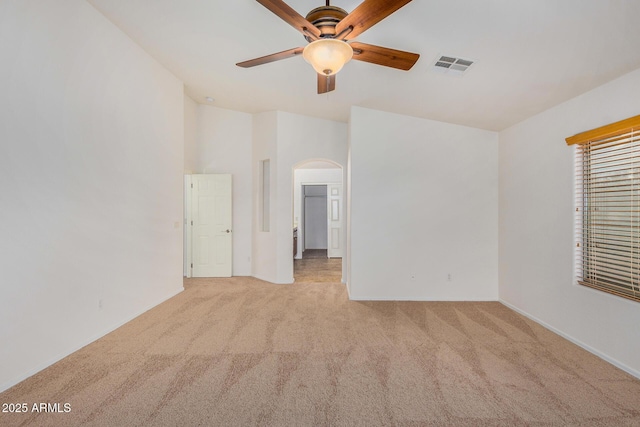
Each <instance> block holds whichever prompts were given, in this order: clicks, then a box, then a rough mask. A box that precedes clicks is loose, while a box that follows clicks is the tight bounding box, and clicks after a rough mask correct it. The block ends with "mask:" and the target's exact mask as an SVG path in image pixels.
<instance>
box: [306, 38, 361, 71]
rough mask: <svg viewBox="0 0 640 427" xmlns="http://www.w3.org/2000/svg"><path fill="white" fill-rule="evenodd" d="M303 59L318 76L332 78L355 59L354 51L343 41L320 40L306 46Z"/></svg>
mask: <svg viewBox="0 0 640 427" xmlns="http://www.w3.org/2000/svg"><path fill="white" fill-rule="evenodd" d="M302 57H303V58H304V59H305V61H307V62H308V63H309V64H311V66H312V67H313V68H314V70H316V72H317V73H318V74H323V75H326V76H332V75H334V74H336V73H337V72H338V71H340V70H341V69H342V67H343V66H344V64H346V63H347V62H349V61H350V60H351V58H352V57H353V49H352V48H351V46H350V45H349V44H348V43H347V42H345V41H342V40H336V39H329V38H326V39H319V40H316V41H314V42H311V43H309V44H308V45H307V46H305V48H304V51H303V52H302Z"/></svg>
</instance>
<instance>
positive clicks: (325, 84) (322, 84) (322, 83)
mask: <svg viewBox="0 0 640 427" xmlns="http://www.w3.org/2000/svg"><path fill="white" fill-rule="evenodd" d="M332 90H336V75H335V74H334V75H332V76H325V75H324V74H320V73H318V95H319V94H321V93H327V92H331V91H332Z"/></svg>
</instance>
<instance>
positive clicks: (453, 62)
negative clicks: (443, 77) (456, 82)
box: [433, 55, 475, 76]
mask: <svg viewBox="0 0 640 427" xmlns="http://www.w3.org/2000/svg"><path fill="white" fill-rule="evenodd" d="M474 62H475V61H472V60H470V59H462V58H456V57H455V56H449V55H441V56H439V57H438V58H436V60H435V61H434V64H433V70H434V71H436V72H438V73H444V74H452V75H457V76H461V75H463V74H464V72H465V71H467V70H468V69H469V67H471V66H472V65H473V63H474Z"/></svg>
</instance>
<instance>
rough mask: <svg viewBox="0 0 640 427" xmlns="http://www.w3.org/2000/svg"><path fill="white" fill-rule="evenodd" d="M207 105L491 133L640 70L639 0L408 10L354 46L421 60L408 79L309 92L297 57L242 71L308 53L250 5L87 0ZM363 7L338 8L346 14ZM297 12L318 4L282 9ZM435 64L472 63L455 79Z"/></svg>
mask: <svg viewBox="0 0 640 427" xmlns="http://www.w3.org/2000/svg"><path fill="white" fill-rule="evenodd" d="M88 1H89V3H91V4H93V5H94V6H95V7H96V8H97V9H98V10H100V11H101V12H102V13H103V14H104V15H105V16H106V17H107V18H108V19H110V20H111V21H112V22H114V23H115V24H116V25H117V26H118V27H120V28H121V29H122V30H123V31H124V32H125V33H126V34H128V35H129V36H130V37H131V38H132V39H133V40H134V41H135V42H136V43H138V44H139V45H140V46H142V47H143V48H144V49H145V50H146V51H147V52H148V53H149V54H151V55H152V56H153V57H154V58H156V59H157V60H158V61H159V62H160V63H162V64H163V65H164V66H165V67H166V68H168V69H169V70H171V71H172V72H173V73H174V74H175V75H176V76H177V77H178V78H180V79H181V80H182V81H184V82H185V86H186V91H187V94H188V95H189V96H190V97H191V98H193V99H194V100H195V101H196V102H199V103H203V104H206V103H207V101H206V100H205V97H207V96H210V97H212V98H214V99H215V101H214V102H213V103H212V105H216V106H218V107H222V108H228V109H232V110H239V111H245V112H248V113H256V112H260V111H268V110H282V111H289V112H294V113H299V114H304V115H309V116H315V117H322V118H327V119H332V120H339V121H344V122H346V121H347V120H348V116H349V108H350V106H352V105H357V106H361V107H367V108H373V109H378V110H383V111H390V112H396V113H400V114H406V115H411V116H417V117H424V118H429V119H434V120H439V121H444V122H450V123H456V124H461V125H467V126H473V127H477V128H482V129H488V130H502V129H504V128H506V127H509V126H511V125H513V124H515V123H518V122H519V121H521V120H524V119H526V118H527V117H530V116H532V115H534V114H536V113H538V112H541V111H544V110H546V109H548V108H550V107H552V106H554V105H557V104H559V103H561V102H563V101H565V100H568V99H570V98H572V97H574V96H576V95H579V94H581V93H583V92H586V91H588V90H589V89H592V88H594V87H596V86H599V85H601V84H604V83H606V82H608V81H610V80H613V79H615V78H616V77H619V76H621V75H623V74H626V73H628V72H630V71H632V70H635V69H637V68H640V25H638V16H640V1H639V0H517V1H514V0H482V1H479V0H414V1H413V2H411V3H409V4H408V5H406V6H404V7H403V8H401V9H400V10H398V11H397V12H395V13H394V14H392V15H391V16H389V17H388V18H386V19H385V20H383V21H381V22H380V23H378V24H377V25H375V26H374V27H372V28H371V29H369V30H367V31H366V32H364V33H363V34H361V35H360V36H359V37H358V38H357V40H358V41H361V42H364V43H370V44H376V45H380V46H385V47H390V48H394V49H399V50H406V51H410V52H415V53H419V54H420V55H421V56H420V59H419V60H418V63H417V64H416V65H415V66H414V67H413V69H412V70H410V71H408V72H406V71H399V70H395V69H391V68H387V67H381V66H377V65H373V64H369V63H364V62H361V61H351V62H349V63H348V64H347V65H345V67H344V68H343V70H342V71H340V73H339V74H338V75H337V85H336V90H335V91H334V92H330V93H328V94H324V95H317V94H316V74H315V72H314V71H313V69H312V68H311V66H310V65H309V64H307V63H306V62H305V61H304V59H302V58H301V57H295V58H290V59H286V60H282V61H279V62H274V63H270V64H265V65H262V66H258V67H254V68H248V69H243V68H239V67H237V66H236V65H235V64H236V63H237V62H240V61H244V60H248V59H252V58H256V57H259V56H264V55H267V54H271V53H275V52H279V51H283V50H287V49H290V48H294V47H298V46H304V45H305V44H306V41H305V40H304V38H303V37H302V35H300V33H298V32H297V31H296V30H295V29H293V28H292V27H290V26H289V25H288V24H286V23H285V22H284V21H282V20H280V19H279V18H278V17H277V16H275V15H274V14H273V13H271V12H270V11H269V10H267V9H266V8H264V7H263V6H262V5H260V4H259V3H257V2H256V1H254V0H225V1H220V0H88ZM360 2H361V1H360V0H335V1H332V4H334V5H336V6H339V7H342V8H343V9H345V10H347V11H348V12H349V11H351V10H353V9H354V8H355V7H356V6H357V5H358V4H359V3H360ZM287 3H288V4H289V5H290V6H291V7H293V8H294V9H295V10H296V11H298V13H300V14H301V15H303V16H305V15H306V14H307V12H308V11H309V10H311V9H313V8H315V7H318V6H321V5H323V4H324V1H323V0H288V1H287ZM440 55H451V56H457V57H462V58H465V59H472V60H475V61H477V62H476V63H475V64H474V65H473V66H472V67H471V68H470V69H469V70H468V72H467V73H466V74H465V75H463V76H461V77H454V76H450V75H444V74H440V73H436V72H434V71H433V63H434V61H435V60H436V59H437V58H438V57H439V56H440Z"/></svg>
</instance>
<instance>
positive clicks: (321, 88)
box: [236, 0, 420, 94]
mask: <svg viewBox="0 0 640 427" xmlns="http://www.w3.org/2000/svg"><path fill="white" fill-rule="evenodd" d="M257 1H258V3H260V4H261V5H263V6H264V7H266V8H267V9H269V10H270V11H271V12H273V13H275V14H276V15H277V16H279V17H280V18H281V19H283V20H284V21H285V22H287V23H288V24H289V25H291V26H292V27H294V28H295V29H296V30H298V31H300V32H301V33H302V35H303V36H304V38H305V39H307V41H308V42H309V44H308V45H306V46H305V47H297V48H294V49H289V50H285V51H283V52H278V53H274V54H271V55H267V56H262V57H260V58H255V59H251V60H249V61H244V62H239V63H237V64H236V65H237V66H239V67H243V68H249V67H255V66H256V65H262V64H267V63H269V62H274V61H279V60H281V59H286V58H291V57H293V56H298V55H300V54H302V56H303V57H304V58H305V60H306V61H307V62H309V63H310V64H311V65H312V66H313V68H314V69H315V70H316V72H317V73H318V93H319V94H320V93H326V92H330V91H332V90H334V89H335V88H336V76H335V74H336V73H337V72H338V71H340V69H341V68H342V66H343V65H344V64H345V63H346V62H348V61H349V60H350V59H351V58H353V59H355V60H358V61H364V62H370V63H372V64H377V65H383V66H385V67H392V68H397V69H400V70H405V71H407V70H409V69H411V67H413V65H414V64H415V63H416V61H417V60H418V58H419V57H420V55H418V54H417V53H410V52H404V51H401V50H395V49H389V48H386V47H381V46H375V45H370V44H366V43H360V42H356V41H350V40H351V39H353V38H355V37H357V36H358V35H360V34H361V33H363V32H364V31H366V30H367V29H369V28H371V27H372V26H373V25H375V24H377V23H378V22H380V21H381V20H383V19H384V18H386V17H387V16H389V15H391V14H392V13H393V12H395V11H396V10H398V9H400V8H401V7H402V6H404V5H406V4H407V3H409V2H410V1H411V0H364V1H363V2H362V3H360V5H359V6H358V7H357V8H355V9H354V10H353V12H351V13H347V12H346V11H345V10H343V9H341V8H339V7H336V6H331V5H330V4H329V0H326V5H325V6H320V7H317V8H315V9H313V10H312V11H311V12H309V13H308V14H307V16H306V17H305V18H303V17H302V16H301V15H300V14H298V12H296V11H295V10H293V9H292V8H291V7H290V6H289V5H287V4H286V3H285V2H284V1H282V0H257Z"/></svg>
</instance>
